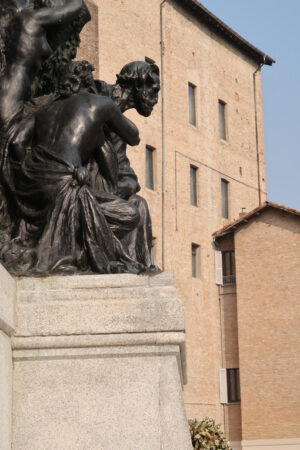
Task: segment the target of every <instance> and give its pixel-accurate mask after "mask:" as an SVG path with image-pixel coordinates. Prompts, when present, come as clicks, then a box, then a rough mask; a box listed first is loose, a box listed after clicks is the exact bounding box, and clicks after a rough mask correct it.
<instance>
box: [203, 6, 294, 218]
mask: <svg viewBox="0 0 300 450" xmlns="http://www.w3.org/2000/svg"><path fill="white" fill-rule="evenodd" d="M200 3H202V4H203V6H205V7H206V8H207V9H209V10H210V11H211V12H212V13H213V14H215V15H216V16H217V17H219V18H220V19H221V20H223V22H225V23H226V24H227V25H229V26H230V27H231V28H233V29H234V30H235V31H237V32H238V33H239V34H240V35H242V36H243V37H244V38H245V39H247V40H248V41H249V42H251V43H252V44H253V45H255V46H256V47H258V48H259V49H260V50H262V51H263V52H265V53H267V54H268V55H269V56H271V57H272V58H273V59H275V60H276V64H274V65H273V66H272V67H269V66H264V67H263V68H262V82H263V107H264V131H265V152H266V170H267V191H268V200H270V201H274V202H277V203H282V204H284V205H286V206H290V207H292V208H295V209H299V210H300V176H299V171H300V26H299V19H300V0H202V1H201V2H200Z"/></svg>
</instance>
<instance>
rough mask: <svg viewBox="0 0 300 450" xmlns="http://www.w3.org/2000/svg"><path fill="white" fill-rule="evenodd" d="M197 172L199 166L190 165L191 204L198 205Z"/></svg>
mask: <svg viewBox="0 0 300 450" xmlns="http://www.w3.org/2000/svg"><path fill="white" fill-rule="evenodd" d="M197 173H198V168H197V167H194V166H190V187H191V205H194V206H197V205H198V192H197V178H198V176H197Z"/></svg>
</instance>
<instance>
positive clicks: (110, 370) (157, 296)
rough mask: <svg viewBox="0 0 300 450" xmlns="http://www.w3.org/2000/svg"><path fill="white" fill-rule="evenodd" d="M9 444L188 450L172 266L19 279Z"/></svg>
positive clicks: (29, 449)
mask: <svg viewBox="0 0 300 450" xmlns="http://www.w3.org/2000/svg"><path fill="white" fill-rule="evenodd" d="M12 349H13V367H14V368H13V408H12V410H13V415H12V417H13V428H12V429H13V432H12V450H120V449H121V450H135V449H136V450H185V449H186V450H191V448H192V447H191V441H190V436H189V431H188V425H187V421H186V417H185V411H184V405H183V398H182V385H183V384H184V382H185V334H184V311H183V303H182V301H181V300H180V299H179V298H178V295H177V292H176V290H175V288H174V286H173V282H172V278H171V276H170V275H168V274H161V275H157V276H154V277H149V276H135V275H127V274H124V275H95V276H94V275H91V276H90V275H88V276H66V277H49V278H23V279H19V280H18V281H17V300H16V330H15V332H14V336H13V339H12Z"/></svg>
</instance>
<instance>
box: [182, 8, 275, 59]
mask: <svg viewBox="0 0 300 450" xmlns="http://www.w3.org/2000/svg"><path fill="white" fill-rule="evenodd" d="M174 1H175V2H177V3H178V4H180V5H183V6H186V7H187V8H188V9H189V10H192V11H193V12H194V13H195V14H196V15H197V16H198V18H199V19H200V20H202V21H203V22H205V23H206V24H207V25H208V26H209V27H210V28H212V29H213V30H214V31H215V32H216V33H217V34H219V35H221V36H223V37H224V38H225V39H226V40H227V41H229V42H231V43H232V44H233V45H235V46H236V47H238V48H239V49H240V50H243V51H244V52H245V53H247V54H248V55H249V56H250V57H252V58H253V59H254V60H255V61H256V62H257V63H259V64H261V65H268V66H272V64H274V63H275V62H276V61H275V60H274V59H273V58H271V56H268V55H266V54H265V53H264V52H262V51H261V50H259V49H258V48H256V47H254V45H252V44H251V43H250V42H248V41H247V40H246V39H244V38H243V37H242V36H240V35H239V34H238V33H236V32H235V31H234V30H233V29H232V28H230V27H229V26H228V25H226V24H225V23H224V22H222V21H221V20H220V19H219V18H218V17H216V16H215V15H214V14H212V13H211V12H210V11H209V10H208V9H206V8H205V7H204V6H203V5H202V4H201V3H199V2H198V1H197V0H174Z"/></svg>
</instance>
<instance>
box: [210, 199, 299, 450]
mask: <svg viewBox="0 0 300 450" xmlns="http://www.w3.org/2000/svg"><path fill="white" fill-rule="evenodd" d="M214 239H215V246H216V248H217V249H218V250H217V251H216V252H217V253H216V260H217V261H218V259H220V262H221V264H218V262H217V264H216V265H217V267H220V270H219V271H218V272H216V275H217V280H216V281H217V283H218V285H219V295H220V311H221V322H222V347H223V358H224V359H223V369H221V370H220V379H221V401H222V402H223V403H224V404H227V405H228V406H226V408H230V407H231V409H232V408H234V407H235V405H237V404H238V403H237V401H239V400H241V416H240V421H241V430H242V433H241V435H242V448H243V449H248V448H249V449H250V448H251V449H253V450H261V449H262V450H263V449H265V448H269V449H274V450H275V449H291V448H293V449H294V448H295V449H296V448H297V449H299V448H300V383H299V380H300V359H299V349H300V331H299V330H300V309H299V305H300V257H299V250H300V211H295V210H293V209H290V208H286V207H284V206H282V205H278V204H276V203H271V202H266V203H264V204H263V205H261V206H259V207H257V208H255V209H254V210H253V211H251V212H250V213H248V214H245V215H243V216H242V217H241V218H239V219H238V220H236V221H234V222H233V223H231V224H230V225H227V226H225V227H224V228H222V229H221V230H220V231H218V232H217V233H215V234H214ZM219 256H220V258H219ZM239 384H240V389H239ZM222 387H223V389H222ZM239 391H240V392H239ZM228 415H229V417H230V412H229V414H228ZM235 419H236V418H235ZM230 426H231V424H230V420H229V421H228V423H227V433H229V435H230ZM236 444H237V443H236ZM236 448H238V447H236Z"/></svg>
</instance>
